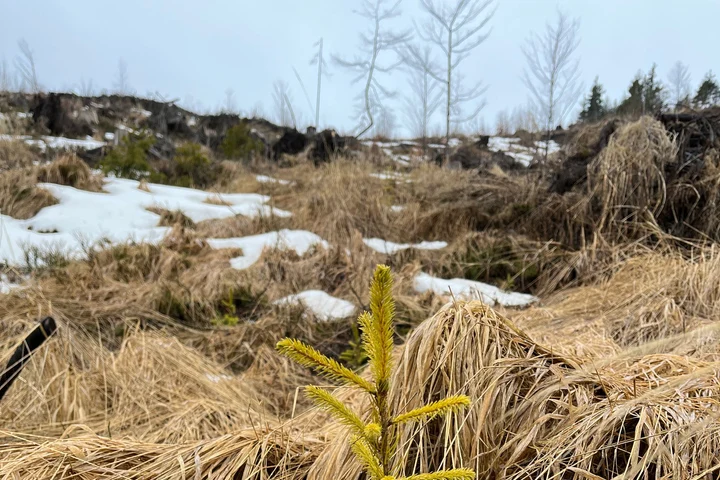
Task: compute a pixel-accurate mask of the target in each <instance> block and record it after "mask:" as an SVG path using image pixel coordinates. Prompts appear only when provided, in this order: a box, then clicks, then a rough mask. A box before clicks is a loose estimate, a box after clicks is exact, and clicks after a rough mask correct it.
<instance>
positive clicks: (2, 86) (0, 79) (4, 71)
mask: <svg viewBox="0 0 720 480" xmlns="http://www.w3.org/2000/svg"><path fill="white" fill-rule="evenodd" d="M11 88H12V79H11V77H10V69H9V67H8V64H7V60H5V59H4V58H3V60H2V62H0V92H9V91H10V89H11Z"/></svg>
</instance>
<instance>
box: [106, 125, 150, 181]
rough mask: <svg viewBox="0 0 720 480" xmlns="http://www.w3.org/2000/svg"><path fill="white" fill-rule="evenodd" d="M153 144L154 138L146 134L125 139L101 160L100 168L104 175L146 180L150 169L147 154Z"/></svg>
mask: <svg viewBox="0 0 720 480" xmlns="http://www.w3.org/2000/svg"><path fill="white" fill-rule="evenodd" d="M154 144H155V138H154V137H152V136H151V135H150V134H147V133H141V134H139V135H136V136H134V137H131V136H128V137H125V138H124V139H123V140H122V143H121V144H120V145H119V146H117V147H116V148H114V149H113V150H112V151H111V152H110V153H108V154H107V155H106V156H105V158H103V159H102V161H101V162H100V168H102V171H103V173H105V174H106V175H107V174H109V173H112V174H114V175H115V176H117V177H122V178H130V179H132V180H140V179H143V178H148V177H149V176H150V174H151V172H152V168H151V167H150V164H149V163H148V161H147V153H148V151H149V150H150V148H152V146H153V145H154Z"/></svg>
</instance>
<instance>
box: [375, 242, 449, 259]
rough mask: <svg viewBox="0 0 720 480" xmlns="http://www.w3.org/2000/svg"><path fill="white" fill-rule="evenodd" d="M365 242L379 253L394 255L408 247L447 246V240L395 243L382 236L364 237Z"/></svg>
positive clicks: (435, 248) (436, 248)
mask: <svg viewBox="0 0 720 480" xmlns="http://www.w3.org/2000/svg"><path fill="white" fill-rule="evenodd" d="M363 242H364V243H365V245H367V246H368V247H370V248H372V249H373V250H375V251H376V252H378V253H383V254H385V255H393V254H395V253H397V252H400V251H402V250H407V249H408V248H415V249H417V250H440V249H442V248H445V247H447V242H420V243H395V242H390V241H388V240H383V239H382V238H364V239H363Z"/></svg>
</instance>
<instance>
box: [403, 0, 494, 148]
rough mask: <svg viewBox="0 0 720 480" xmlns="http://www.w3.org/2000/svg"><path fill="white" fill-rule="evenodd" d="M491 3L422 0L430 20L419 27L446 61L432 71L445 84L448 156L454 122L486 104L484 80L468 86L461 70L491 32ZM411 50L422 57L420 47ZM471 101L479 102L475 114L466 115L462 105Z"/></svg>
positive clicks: (464, 119)
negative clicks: (489, 29)
mask: <svg viewBox="0 0 720 480" xmlns="http://www.w3.org/2000/svg"><path fill="white" fill-rule="evenodd" d="M492 4H493V0H454V2H452V4H451V5H447V4H446V1H445V0H421V5H422V8H423V9H424V10H425V12H426V13H427V14H428V16H429V19H428V21H427V22H426V23H424V24H423V25H422V26H421V27H420V28H419V31H420V37H421V38H422V39H423V40H425V41H427V42H430V43H431V44H433V45H435V46H436V47H437V48H439V49H440V51H441V52H442V53H443V55H444V60H445V62H444V65H443V67H438V68H432V69H431V70H430V71H431V73H432V75H433V76H434V77H435V78H436V79H437V80H438V81H439V82H441V83H442V84H444V87H445V145H446V155H449V150H448V147H449V143H450V133H451V130H450V128H451V127H450V125H451V123H454V124H462V123H464V122H467V121H468V120H471V119H472V118H473V117H475V116H477V114H478V113H480V110H482V108H483V107H484V106H485V103H484V102H482V101H480V98H481V97H482V95H483V94H484V93H485V90H486V88H485V87H484V86H483V84H482V82H477V83H475V84H474V85H473V86H471V87H469V88H465V87H464V85H463V82H462V77H461V76H460V75H459V71H458V69H459V67H460V64H461V63H462V62H463V61H465V60H467V58H468V56H469V55H470V54H471V53H472V51H473V50H475V48H477V47H478V46H479V45H480V44H481V43H482V42H484V41H485V39H487V37H488V35H489V34H490V32H489V31H487V33H485V27H486V26H487V24H488V22H489V21H490V19H491V18H492V16H493V14H494V13H495V12H494V11H489V8H490V6H491V5H492ZM408 52H409V53H410V54H411V55H412V56H413V57H415V58H416V59H417V58H418V57H420V52H419V51H418V50H417V49H409V51H408ZM472 101H478V104H477V105H476V106H475V109H474V110H473V111H472V113H470V114H469V115H464V116H463V115H462V106H463V105H464V104H466V103H468V102H472Z"/></svg>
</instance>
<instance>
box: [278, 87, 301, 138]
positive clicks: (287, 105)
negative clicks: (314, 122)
mask: <svg viewBox="0 0 720 480" xmlns="http://www.w3.org/2000/svg"><path fill="white" fill-rule="evenodd" d="M273 90H274V91H273V102H274V103H275V115H276V120H277V122H278V124H279V125H281V126H283V127H290V126H292V127H293V128H297V121H296V120H295V112H294V111H293V108H292V102H291V101H290V87H289V86H288V84H287V83H286V82H284V81H283V80H278V81H276V82H275V83H274V84H273Z"/></svg>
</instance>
